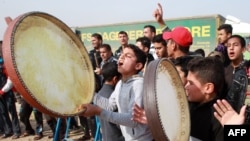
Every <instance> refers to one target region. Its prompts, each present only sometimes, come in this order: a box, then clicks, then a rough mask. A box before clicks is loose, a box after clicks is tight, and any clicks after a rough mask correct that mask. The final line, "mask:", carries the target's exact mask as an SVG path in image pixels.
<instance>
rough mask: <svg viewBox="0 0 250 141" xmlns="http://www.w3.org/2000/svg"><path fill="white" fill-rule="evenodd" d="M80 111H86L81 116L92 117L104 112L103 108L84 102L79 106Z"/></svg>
mask: <svg viewBox="0 0 250 141" xmlns="http://www.w3.org/2000/svg"><path fill="white" fill-rule="evenodd" d="M78 111H84V112H83V113H82V114H81V115H80V116H84V117H91V116H95V115H100V114H101V112H102V109H101V108H100V107H98V106H96V105H93V104H82V105H81V106H80V107H79V108H78Z"/></svg>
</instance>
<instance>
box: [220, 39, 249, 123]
mask: <svg viewBox="0 0 250 141" xmlns="http://www.w3.org/2000/svg"><path fill="white" fill-rule="evenodd" d="M245 47H246V41H245V39H244V38H243V37H242V36H240V35H232V36H231V37H229V38H228V40H227V53H228V57H229V59H230V62H231V63H230V64H229V65H228V66H227V67H226V69H225V81H226V86H227V89H226V90H227V92H225V93H226V94H227V95H226V100H227V101H228V102H229V103H230V104H231V106H232V107H233V108H234V110H236V111H237V112H240V109H241V107H242V106H243V105H244V102H245V96H246V91H247V85H248V76H247V72H246V68H245V66H244V59H243V53H244V51H245ZM223 98H224V97H223ZM248 109H249V108H247V111H248V112H247V113H250V111H249V110H248ZM249 116H250V114H248V117H247V118H246V120H247V122H248V123H249V122H250V117H249Z"/></svg>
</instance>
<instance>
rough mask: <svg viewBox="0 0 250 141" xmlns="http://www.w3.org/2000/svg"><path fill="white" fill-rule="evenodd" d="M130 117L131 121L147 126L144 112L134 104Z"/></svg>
mask: <svg viewBox="0 0 250 141" xmlns="http://www.w3.org/2000/svg"><path fill="white" fill-rule="evenodd" d="M132 115H133V118H132V120H134V121H136V122H139V123H142V124H148V120H147V117H146V113H145V110H144V109H143V108H141V107H139V106H138V105H137V104H134V107H133V113H132Z"/></svg>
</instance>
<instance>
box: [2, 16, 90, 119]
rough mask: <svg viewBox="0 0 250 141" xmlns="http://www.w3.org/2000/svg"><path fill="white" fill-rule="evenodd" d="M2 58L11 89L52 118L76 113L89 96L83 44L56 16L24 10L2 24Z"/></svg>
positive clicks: (85, 52) (88, 64) (88, 74)
mask: <svg viewBox="0 0 250 141" xmlns="http://www.w3.org/2000/svg"><path fill="white" fill-rule="evenodd" d="M3 59H4V64H5V67H6V70H7V73H8V75H9V77H10V79H11V80H12V82H13V84H14V86H15V88H16V90H17V91H18V92H19V93H20V94H21V95H22V96H23V98H24V99H25V100H26V101H27V102H28V103H29V104H31V105H32V106H33V107H35V108H37V109H38V110H39V111H41V112H43V113H45V114H48V115H51V116H56V117H68V116H74V115H79V114H80V113H81V112H83V111H78V107H79V105H81V104H87V103H90V102H91V101H92V98H93V94H94V89H95V88H94V87H95V85H94V82H95V81H94V73H93V68H92V65H91V62H90V59H89V57H88V53H87V50H86V48H85V47H84V45H83V43H82V42H81V40H80V39H79V37H77V35H76V34H75V33H74V32H73V31H72V30H71V29H70V28H69V27H68V26H67V25H66V24H64V23H63V22H62V21H60V20H59V19H57V18H55V17H53V16H52V15H49V14H47V13H43V12H29V13H25V14H23V15H20V16H18V17H17V18H15V19H14V20H13V21H12V22H11V23H9V24H8V27H7V29H6V32H5V34H4V40H3Z"/></svg>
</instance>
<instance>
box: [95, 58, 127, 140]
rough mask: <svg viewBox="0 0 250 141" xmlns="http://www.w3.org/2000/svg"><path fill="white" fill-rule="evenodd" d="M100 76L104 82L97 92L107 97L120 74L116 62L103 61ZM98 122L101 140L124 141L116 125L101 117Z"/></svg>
mask: <svg viewBox="0 0 250 141" xmlns="http://www.w3.org/2000/svg"><path fill="white" fill-rule="evenodd" d="M102 76H103V81H104V84H103V86H102V88H101V89H100V91H99V92H98V95H100V96H103V97H105V98H109V97H110V95H111V94H112V92H113V91H114V88H115V85H116V84H117V82H118V81H119V80H120V77H121V74H120V73H119V72H118V70H117V63H116V62H108V63H105V64H104V65H103V67H102ZM100 107H101V105H100ZM101 108H105V107H101ZM116 112H117V111H116ZM100 123H101V129H102V139H103V141H124V137H123V136H122V133H121V129H120V127H119V126H118V125H116V124H113V123H110V122H108V121H106V120H103V119H100Z"/></svg>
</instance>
